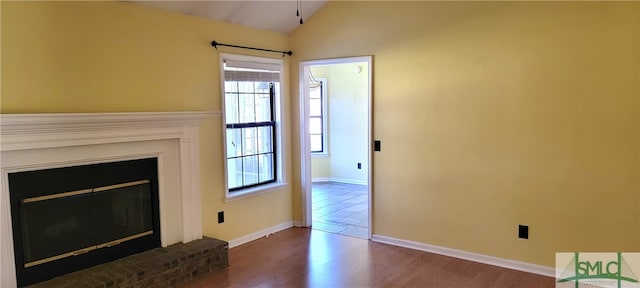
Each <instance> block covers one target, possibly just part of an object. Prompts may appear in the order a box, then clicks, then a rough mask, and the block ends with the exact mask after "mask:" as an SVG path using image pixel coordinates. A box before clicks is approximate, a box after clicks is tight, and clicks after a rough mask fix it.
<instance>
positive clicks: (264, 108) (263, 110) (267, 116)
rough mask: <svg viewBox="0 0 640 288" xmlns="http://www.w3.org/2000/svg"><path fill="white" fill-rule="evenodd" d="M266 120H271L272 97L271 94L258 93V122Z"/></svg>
mask: <svg viewBox="0 0 640 288" xmlns="http://www.w3.org/2000/svg"><path fill="white" fill-rule="evenodd" d="M267 93H268V91H267ZM265 121H271V99H270V97H269V94H257V95H256V122H265Z"/></svg>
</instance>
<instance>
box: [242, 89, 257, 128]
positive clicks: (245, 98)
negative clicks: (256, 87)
mask: <svg viewBox="0 0 640 288" xmlns="http://www.w3.org/2000/svg"><path fill="white" fill-rule="evenodd" d="M239 97H240V107H241V108H240V109H239V110H240V113H239V114H240V119H239V122H240V123H250V122H255V121H256V116H255V111H256V110H255V109H256V108H255V104H254V103H255V95H254V94H240V96H239Z"/></svg>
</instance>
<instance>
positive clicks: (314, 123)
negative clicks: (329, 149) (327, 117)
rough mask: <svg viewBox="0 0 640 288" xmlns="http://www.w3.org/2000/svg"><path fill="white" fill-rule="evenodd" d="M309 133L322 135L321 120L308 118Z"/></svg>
mask: <svg viewBox="0 0 640 288" xmlns="http://www.w3.org/2000/svg"><path fill="white" fill-rule="evenodd" d="M309 132H310V133H311V134H322V118H309Z"/></svg>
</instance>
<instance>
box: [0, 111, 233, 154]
mask: <svg viewBox="0 0 640 288" xmlns="http://www.w3.org/2000/svg"><path fill="white" fill-rule="evenodd" d="M220 114H221V113H220V112H213V111H184V112H118V113H52V114H0V131H1V134H0V135H1V136H2V138H1V141H2V145H1V146H0V147H1V150H2V151H10V150H23V149H37V148H46V147H62V146H71V145H88V144H96V143H105V142H104V140H105V139H112V141H109V140H107V141H106V142H114V141H115V142H121V141H123V140H124V138H127V139H130V140H133V141H135V140H143V139H145V138H146V139H147V140H154V139H159V138H167V136H166V134H170V133H183V132H182V130H183V129H184V127H192V126H197V125H198V124H199V123H200V122H201V121H203V120H205V119H207V118H210V117H213V116H219V115H220ZM169 138H172V137H169Z"/></svg>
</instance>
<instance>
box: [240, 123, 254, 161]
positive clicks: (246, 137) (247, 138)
mask: <svg viewBox="0 0 640 288" xmlns="http://www.w3.org/2000/svg"><path fill="white" fill-rule="evenodd" d="M256 153H258V128H242V155H243V156H247V155H254V154H256Z"/></svg>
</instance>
